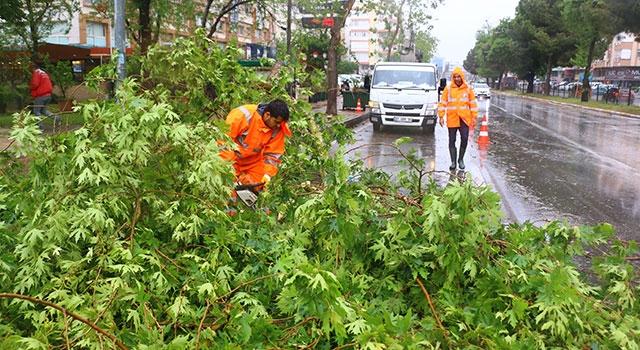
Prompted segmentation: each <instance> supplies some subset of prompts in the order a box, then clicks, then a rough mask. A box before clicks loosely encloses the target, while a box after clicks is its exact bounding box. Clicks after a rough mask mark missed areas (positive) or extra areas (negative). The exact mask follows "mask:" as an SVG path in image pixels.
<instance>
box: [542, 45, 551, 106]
mask: <svg viewBox="0 0 640 350" xmlns="http://www.w3.org/2000/svg"><path fill="white" fill-rule="evenodd" d="M552 64H553V60H552V56H551V55H549V58H548V59H547V72H546V73H545V75H544V90H542V94H543V95H545V96H549V88H550V87H551V86H550V85H549V83H550V82H551V65H552Z"/></svg>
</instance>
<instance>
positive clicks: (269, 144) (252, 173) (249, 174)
mask: <svg viewBox="0 0 640 350" xmlns="http://www.w3.org/2000/svg"><path fill="white" fill-rule="evenodd" d="M288 120H289V107H288V106H287V104H286V102H284V101H283V100H280V99H276V100H273V101H271V102H269V103H261V104H258V105H254V104H248V105H243V106H240V107H237V108H234V109H233V110H232V111H231V112H229V114H228V115H227V124H229V131H227V135H229V137H231V138H232V139H233V140H234V141H235V143H236V145H237V146H238V149H237V150H232V149H223V150H221V151H220V156H221V157H222V158H223V159H227V160H230V161H232V162H233V167H234V168H235V170H236V176H237V181H238V182H240V183H242V184H257V183H262V184H264V185H266V184H267V183H268V182H269V181H270V180H271V178H272V177H273V176H275V175H276V173H278V166H279V165H280V161H281V159H282V155H283V154H284V141H285V136H291V131H290V130H289V127H288V126H287V121H288Z"/></svg>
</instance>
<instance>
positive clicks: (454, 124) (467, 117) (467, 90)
mask: <svg viewBox="0 0 640 350" xmlns="http://www.w3.org/2000/svg"><path fill="white" fill-rule="evenodd" d="M454 74H459V75H460V77H461V78H462V85H460V86H458V85H456V84H455V83H454V82H453V75H454ZM445 114H446V115H447V127H448V128H458V127H460V119H462V120H464V122H465V123H466V124H467V125H469V126H473V125H475V123H476V120H477V118H478V101H477V100H476V96H475V94H474V93H473V88H471V86H469V85H468V84H467V81H466V80H465V77H464V73H463V72H462V68H460V67H456V68H454V69H453V72H452V73H451V83H450V84H449V85H447V86H446V87H445V88H444V91H442V96H440V102H439V103H438V117H440V118H442V117H444V116H445Z"/></svg>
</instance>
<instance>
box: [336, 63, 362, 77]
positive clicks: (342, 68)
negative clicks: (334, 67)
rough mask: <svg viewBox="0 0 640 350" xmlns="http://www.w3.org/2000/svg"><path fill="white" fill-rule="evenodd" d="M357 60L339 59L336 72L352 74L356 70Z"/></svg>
mask: <svg viewBox="0 0 640 350" xmlns="http://www.w3.org/2000/svg"><path fill="white" fill-rule="evenodd" d="M358 66H359V65H358V62H353V61H339V62H338V74H353V73H356V72H357V71H358Z"/></svg>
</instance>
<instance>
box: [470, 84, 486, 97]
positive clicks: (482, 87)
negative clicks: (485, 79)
mask: <svg viewBox="0 0 640 350" xmlns="http://www.w3.org/2000/svg"><path fill="white" fill-rule="evenodd" d="M471 87H473V93H474V94H475V95H476V98H491V88H489V85H487V84H485V83H473V85H471Z"/></svg>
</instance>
